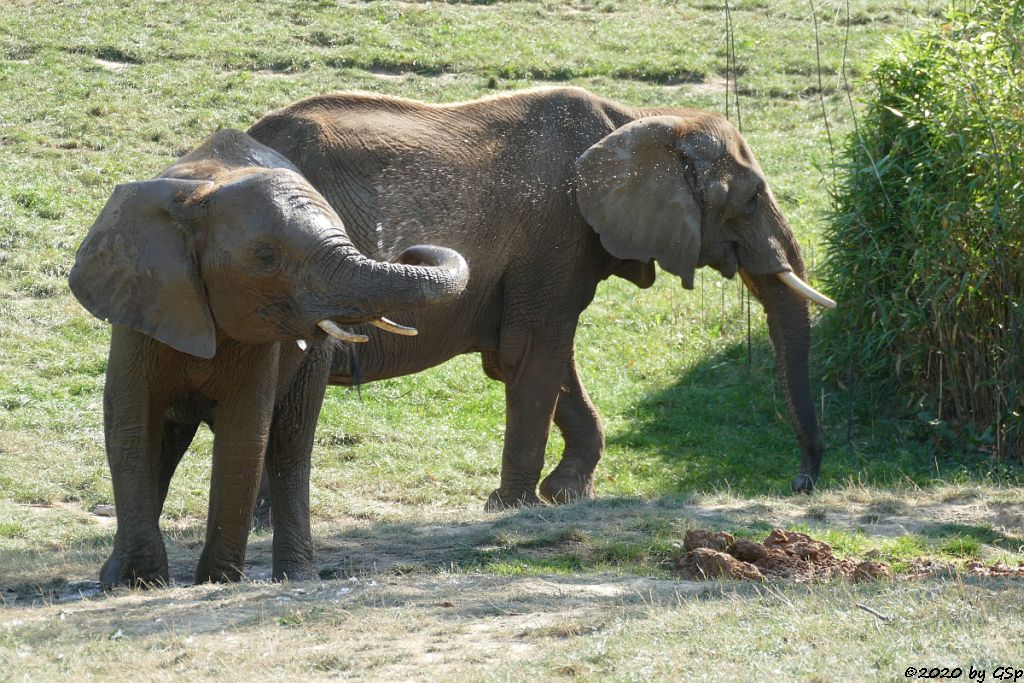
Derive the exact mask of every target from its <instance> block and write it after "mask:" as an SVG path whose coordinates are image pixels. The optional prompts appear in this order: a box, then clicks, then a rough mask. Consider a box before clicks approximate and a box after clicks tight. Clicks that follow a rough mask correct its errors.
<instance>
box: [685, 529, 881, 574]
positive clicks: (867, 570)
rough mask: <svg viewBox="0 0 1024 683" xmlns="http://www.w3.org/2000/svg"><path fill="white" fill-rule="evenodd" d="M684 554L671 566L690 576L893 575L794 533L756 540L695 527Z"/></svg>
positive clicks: (688, 534) (878, 564)
mask: <svg viewBox="0 0 1024 683" xmlns="http://www.w3.org/2000/svg"><path fill="white" fill-rule="evenodd" d="M683 549H684V551H685V552H684V553H683V554H682V555H681V556H680V557H679V558H677V560H676V568H677V569H678V570H679V572H680V573H681V574H682V575H683V576H684V577H685V578H690V579H718V578H725V579H746V580H756V581H763V580H778V579H783V580H788V581H800V582H807V581H820V580H825V579H833V578H846V579H850V580H852V581H866V580H872V579H883V578H889V577H890V576H892V572H890V571H889V567H888V566H886V565H885V564H882V563H881V562H875V561H872V560H865V561H864V562H856V561H854V560H847V559H841V558H838V557H836V556H835V555H833V554H832V547H831V546H829V544H827V543H825V542H824V541H819V540H816V539H814V538H811V537H810V536H808V535H807V534H801V533H798V532H795V531H783V530H782V529H775V530H774V531H772V532H771V534H769V535H768V538H766V539H765V540H764V541H763V542H761V543H755V542H754V541H749V540H746V539H740V540H738V541H737V540H734V539H733V537H732V536H731V535H730V534H727V533H724V532H718V533H715V532H708V531H703V530H700V529H694V530H691V531H688V532H686V536H685V537H684V539H683Z"/></svg>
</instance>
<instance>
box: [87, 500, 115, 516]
mask: <svg viewBox="0 0 1024 683" xmlns="http://www.w3.org/2000/svg"><path fill="white" fill-rule="evenodd" d="M92 514H94V515H96V516H97V517H117V510H115V509H114V506H113V505H106V504H104V503H100V504H99V505H97V506H96V507H94V508H93V509H92Z"/></svg>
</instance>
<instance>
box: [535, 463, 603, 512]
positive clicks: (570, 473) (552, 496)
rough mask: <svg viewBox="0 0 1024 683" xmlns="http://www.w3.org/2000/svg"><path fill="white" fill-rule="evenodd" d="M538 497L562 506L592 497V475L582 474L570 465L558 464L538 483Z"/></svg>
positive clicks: (589, 473) (591, 473) (590, 473)
mask: <svg viewBox="0 0 1024 683" xmlns="http://www.w3.org/2000/svg"><path fill="white" fill-rule="evenodd" d="M540 497H541V498H543V499H544V500H546V501H547V502H549V503H552V504H555V505H562V504H565V503H571V502H572V501H574V500H582V499H586V498H593V497H594V473H593V472H588V473H586V474H582V473H580V472H577V471H576V468H575V467H573V466H572V465H568V466H566V465H564V464H560V465H559V466H558V467H556V468H555V469H554V471H553V472H552V473H551V474H549V475H548V476H547V477H545V479H544V481H542V482H541V483H540Z"/></svg>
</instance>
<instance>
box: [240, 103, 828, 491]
mask: <svg viewBox="0 0 1024 683" xmlns="http://www.w3.org/2000/svg"><path fill="white" fill-rule="evenodd" d="M249 134H250V135H252V136H253V137H254V138H256V139H257V140H259V141H260V142H262V143H264V144H266V145H268V146H270V147H273V148H274V149H276V150H277V151H279V152H281V153H282V154H284V155H285V156H287V157H288V158H289V159H290V160H291V161H292V162H293V163H295V164H296V166H298V167H299V168H300V169H301V170H302V172H303V174H304V175H305V176H306V178H308V179H309V181H310V182H311V183H313V185H315V186H316V187H317V189H319V190H320V192H322V193H323V195H324V196H325V197H326V198H327V201H329V202H330V203H331V205H332V206H333V207H334V208H335V210H337V211H338V213H339V214H340V215H341V217H342V219H343V220H344V221H345V225H346V226H347V227H348V229H349V234H350V235H351V236H352V239H353V241H354V242H355V243H356V245H357V246H358V247H359V248H360V249H361V250H363V251H364V252H365V253H367V254H368V255H371V256H373V257H374V258H380V259H385V258H388V257H389V256H391V255H392V254H396V253H398V252H399V251H401V249H402V248H403V247H405V246H406V245H408V244H413V243H416V242H420V241H423V240H425V239H429V240H431V241H437V242H440V243H443V244H446V245H450V246H451V247H452V248H454V249H457V250H459V251H460V253H462V254H463V255H465V257H466V259H467V261H468V262H469V265H470V268H471V271H472V275H471V277H470V281H469V285H468V286H467V288H466V294H465V296H464V297H462V298H461V299H459V300H458V301H455V302H452V303H450V304H447V305H445V306H439V307H434V308H431V309H429V310H428V309H421V310H417V311H412V312H410V313H409V315H408V316H407V317H405V318H401V319H399V320H398V322H402V323H405V324H411V325H414V326H416V327H417V328H418V329H420V331H421V333H422V334H423V337H422V339H420V340H416V341H414V340H409V339H403V338H398V337H393V336H390V337H389V336H384V335H382V334H380V333H379V332H376V331H375V330H372V329H370V330H361V331H363V332H365V333H366V334H369V335H370V337H371V339H370V343H368V344H365V345H363V346H360V347H359V348H358V349H357V352H358V354H359V356H358V368H359V373H360V377H359V380H360V381H364V382H367V381H373V380H377V379H383V378H386V377H394V376H397V375H405V374H409V373H413V372H417V371H420V370H423V369H425V368H429V367H431V366H433V365H436V364H438V363H441V362H443V361H445V360H447V359H449V358H451V357H453V356H455V355H457V354H462V353H468V352H479V353H480V354H481V355H482V358H483V366H484V371H485V372H486V373H487V375H488V376H490V377H492V378H494V379H497V380H500V381H502V382H504V383H505V387H506V391H505V394H506V431H505V444H504V450H503V453H502V467H501V483H500V486H499V487H498V489H497V490H495V491H494V492H493V493H492V494H491V496H490V498H489V500H488V503H487V506H488V508H492V509H493V508H501V507H504V506H508V505H518V504H533V503H538V502H539V499H538V496H537V484H538V481H539V479H540V475H541V470H542V467H543V462H544V449H545V444H546V442H547V439H548V432H549V429H550V426H551V422H552V420H554V423H555V425H556V426H557V427H558V428H559V430H561V432H562V436H563V438H564V440H565V452H564V454H563V457H562V460H561V462H560V463H559V464H558V466H557V467H556V468H555V469H554V470H553V471H552V472H551V473H550V474H549V475H548V476H547V477H546V478H545V479H544V481H543V482H540V496H541V497H542V498H544V499H545V500H547V501H550V502H564V501H568V500H572V499H575V498H587V497H591V496H593V494H594V468H595V466H596V465H597V462H598V460H599V459H600V458H601V455H602V453H603V450H604V430H603V427H602V424H601V420H600V418H599V416H598V414H597V411H596V410H595V409H594V406H593V404H592V403H591V401H590V399H589V398H588V396H587V392H586V389H585V388H584V387H583V384H582V383H581V381H580V376H579V372H578V371H577V367H576V362H575V360H574V355H573V339H574V336H575V333H576V325H577V321H578V319H579V315H580V313H581V312H582V311H583V309H584V308H586V306H587V305H588V304H589V303H590V301H591V299H592V298H593V296H594V292H595V289H596V287H597V285H598V283H599V282H600V281H601V280H603V279H605V278H607V277H609V276H611V275H618V276H620V277H623V278H626V279H628V280H630V281H632V282H633V283H635V284H636V285H637V286H639V287H642V288H643V287H648V286H650V285H651V284H652V283H653V281H654V277H655V270H654V265H653V261H654V260H656V261H657V262H659V263H660V264H661V266H662V268H664V269H665V270H666V271H668V272H669V273H672V274H674V275H677V276H679V277H680V279H681V280H682V284H683V286H684V287H686V288H688V289H692V288H693V282H694V271H695V269H696V268H699V267H701V266H711V267H712V268H714V269H716V270H718V271H720V272H721V273H722V274H723V275H725V276H726V277H730V278H731V277H732V276H733V275H735V274H736V273H737V272H739V273H740V274H741V276H742V277H743V280H744V282H745V283H746V284H747V286H748V287H749V288H750V290H751V292H752V293H753V294H754V295H755V297H756V298H757V299H758V300H760V301H761V303H762V304H763V306H764V308H765V310H766V312H767V316H768V323H769V328H770V332H771V339H772V342H773V344H774V350H775V355H776V359H777V365H778V370H779V376H780V378H781V383H782V387H783V391H784V393H785V397H786V402H787V403H788V405H789V409H790V417H791V419H792V423H793V426H794V428H795V430H796V435H797V439H798V441H799V445H800V451H801V454H802V460H801V467H800V474H799V476H798V477H797V478H796V480H795V481H794V483H793V487H794V489H796V490H798V491H807V490H810V489H811V488H812V487H813V485H814V482H815V480H816V479H817V477H818V473H819V468H820V464H821V455H822V440H821V432H820V429H819V427H818V422H817V418H816V416H815V410H814V401H813V396H812V394H811V386H810V381H809V360H808V350H809V346H810V344H809V342H810V321H809V316H808V306H807V304H806V303H805V300H804V299H802V298H800V297H797V296H795V295H794V294H792V293H791V292H790V290H789V289H787V288H786V287H784V286H783V285H782V283H780V282H779V280H778V278H776V277H774V276H773V275H772V274H773V273H780V272H783V271H792V272H794V273H796V274H797V275H799V276H800V277H801V278H802V279H804V278H805V268H804V262H803V259H802V258H801V256H800V250H799V248H798V246H797V243H796V240H795V239H794V236H793V233H792V232H791V230H790V228H789V226H788V225H787V223H786V220H785V219H784V218H783V216H782V213H781V211H780V210H779V207H778V204H777V203H776V201H775V199H774V197H773V196H772V193H771V191H770V190H769V188H768V185H767V182H766V179H765V176H764V173H763V172H762V171H761V168H760V167H759V166H758V164H757V161H756V160H755V159H754V155H753V153H752V152H751V151H750V148H749V147H748V146H747V144H746V142H745V141H744V140H743V138H742V137H741V136H740V135H739V133H738V132H737V131H736V129H735V128H734V127H733V126H732V125H731V124H730V123H729V122H728V121H726V120H725V119H723V118H722V117H720V116H717V115H714V114H709V113H706V112H701V111H696V110H692V109H658V110H652V109H635V108H631V107H626V106H622V105H619V104H616V103H614V102H610V101H608V100H605V99H601V98H599V97H596V96H594V95H591V94H590V93H588V92H586V91H585V90H581V89H578V88H557V89H542V90H532V91H525V92H518V93H512V94H508V95H500V96H497V97H491V98H486V99H483V100H479V101H475V102H466V103H460V104H454V105H429V104H422V103H419V102H414V101H409V100H402V99H395V98H390V97H382V96H375V95H368V94H351V93H340V94H332V95H325V96H321V97H314V98H311V99H307V100H304V101H301V102H298V103H296V104H294V105H292V106H289V107H287V108H285V109H282V110H280V111H277V112H274V113H271V114H269V115H268V116H266V117H264V118H263V119H261V120H260V121H258V122H257V123H256V124H254V125H253V126H252V128H251V129H250V130H249ZM349 368H350V359H349V358H348V357H347V355H345V354H344V353H338V354H337V355H336V356H335V358H334V361H333V368H332V371H331V380H330V381H331V382H332V383H337V384H346V383H350V382H351V381H352V379H353V378H352V377H351V376H350V370H349Z"/></svg>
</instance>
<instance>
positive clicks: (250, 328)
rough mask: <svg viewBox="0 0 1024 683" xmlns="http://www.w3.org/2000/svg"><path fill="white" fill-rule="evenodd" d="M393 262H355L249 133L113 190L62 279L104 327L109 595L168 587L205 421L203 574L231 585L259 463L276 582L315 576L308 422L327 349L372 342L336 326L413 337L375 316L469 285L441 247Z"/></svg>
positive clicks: (288, 168) (301, 187)
mask: <svg viewBox="0 0 1024 683" xmlns="http://www.w3.org/2000/svg"><path fill="white" fill-rule="evenodd" d="M397 260H398V261H401V263H381V262H377V261H374V260H371V259H368V258H367V257H365V256H364V255H362V254H361V253H360V252H359V251H358V250H357V249H356V248H355V246H353V244H352V241H351V240H350V239H349V237H348V235H347V233H346V231H345V227H344V224H343V223H342V221H341V219H340V218H339V217H338V215H337V214H336V213H335V212H334V211H333V210H332V209H331V207H330V205H329V204H328V203H327V202H326V200H325V199H324V198H323V197H322V196H321V195H320V194H319V193H318V192H317V191H316V190H315V189H314V188H313V187H312V186H311V185H310V184H309V183H308V182H307V181H306V180H305V179H304V178H303V177H302V175H301V173H300V172H299V171H298V170H297V169H296V168H295V166H294V165H292V164H291V163H290V162H289V161H288V160H287V159H285V158H284V157H282V156H281V155H280V154H278V153H277V152H274V151H273V150H271V149H269V148H267V147H264V146H263V145H260V144H259V143H258V142H256V141H255V140H253V139H252V138H250V137H248V136H247V135H246V134H245V133H242V132H241V131H237V130H222V131H220V132H217V133H215V134H214V135H213V136H211V137H210V138H209V139H207V140H206V141H205V142H204V143H203V144H202V145H201V146H199V147H198V148H197V149H195V150H193V151H192V152H190V153H188V154H186V155H185V156H183V157H181V158H180V159H178V160H177V161H176V162H175V163H174V164H173V165H171V166H170V167H169V168H168V169H167V170H165V171H164V172H163V173H162V174H161V175H159V176H158V177H156V178H154V179H151V180H145V181H141V182H132V183H126V184H122V185H118V186H117V187H116V188H115V189H114V191H113V193H112V195H111V196H110V198H109V199H108V201H107V203H106V205H105V206H104V207H103V209H102V211H101V212H100V214H99V217H98V218H97V219H96V221H95V223H94V224H93V225H92V227H91V228H90V229H89V232H88V234H87V235H86V237H85V238H84V240H83V242H82V244H81V246H80V247H79V249H78V252H77V255H76V257H75V263H74V266H73V267H72V269H71V272H70V275H69V284H70V287H71V291H72V292H73V293H74V295H75V296H76V297H77V298H78V300H79V301H80V302H81V303H82V305H83V306H84V307H85V308H86V309H87V310H88V311H89V312H90V313H92V314H93V315H95V316H96V317H98V318H100V319H102V320H108V321H109V322H110V323H111V324H112V331H111V340H110V351H109V358H108V363H107V371H106V384H105V388H104V394H103V417H104V436H105V443H106V452H107V461H108V464H109V466H110V474H111V479H112V483H113V490H114V502H115V507H116V510H117V514H116V516H117V531H116V534H115V538H114V548H113V551H112V553H111V555H110V557H109V558H108V559H107V560H106V562H105V563H104V565H103V568H102V570H101V572H100V583H101V584H102V585H103V586H104V587H111V586H115V585H124V584H127V585H135V586H146V585H160V584H167V583H168V581H169V572H168V563H167V552H166V548H165V546H164V542H163V538H162V536H161V533H160V527H159V517H160V513H161V510H162V508H163V503H164V499H165V497H166V495H167V490H168V486H169V485H170V481H171V477H172V476H173V474H174V470H175V468H176V467H177V465H178V463H179V461H180V459H181V457H182V456H183V454H184V453H185V450H186V449H187V448H188V446H189V445H190V443H191V441H192V439H193V437H194V436H195V433H196V430H197V428H198V426H199V424H200V423H201V422H206V423H208V424H209V425H210V427H211V429H213V432H214V440H213V465H212V481H211V485H210V502H209V515H208V520H207V528H206V540H205V544H204V546H203V550H202V553H201V556H200V559H199V561H198V565H197V567H196V574H195V578H196V581H197V582H204V581H233V580H238V579H239V578H240V577H241V575H242V567H243V564H244V560H245V550H246V544H247V541H248V534H249V530H250V524H251V519H252V514H253V506H254V503H255V499H256V492H257V489H258V486H259V481H260V472H261V468H262V466H263V462H264V458H265V460H266V469H267V470H268V471H269V481H270V488H271V490H272V492H273V496H274V500H275V501H276V503H277V505H276V508H275V511H276V520H277V525H276V529H275V531H274V535H273V541H272V547H273V576H274V578H275V579H284V578H290V579H307V578H311V577H313V576H314V571H313V552H312V544H311V537H310V528H309V474H310V472H309V470H310V451H311V448H312V444H313V434H314V429H315V425H316V421H317V418H318V416H319V413H320V407H321V404H322V401H323V397H324V392H325V390H326V386H327V380H328V377H329V373H330V368H331V360H332V357H333V356H334V355H335V353H337V351H336V347H337V346H340V345H347V344H348V343H353V342H360V341H365V339H366V338H365V337H362V336H360V335H356V334H353V333H351V332H349V331H347V330H346V329H345V328H344V327H342V325H348V324H352V323H365V322H371V323H373V324H376V325H378V326H379V327H381V328H383V329H385V330H387V331H389V332H397V333H399V334H406V335H410V334H415V332H416V331H415V330H414V329H412V328H408V327H403V326H400V325H396V324H395V323H392V322H390V321H388V320H387V319H386V318H382V317H381V316H382V315H383V314H384V313H387V312H390V311H402V310H404V309H408V308H419V307H421V306H422V307H428V306H434V305H443V304H445V303H447V302H450V301H452V300H454V299H456V298H457V297H458V296H459V295H460V294H461V293H462V291H463V289H464V288H465V285H466V284H467V281H468V270H467V265H466V262H465V259H464V258H463V257H462V256H461V255H460V254H458V253H457V252H455V251H452V250H450V249H444V248H441V247H434V246H427V245H415V246H410V248H409V249H406V250H405V251H404V252H403V253H402V254H401V255H399V256H398V259H397ZM374 329H377V328H374Z"/></svg>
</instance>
